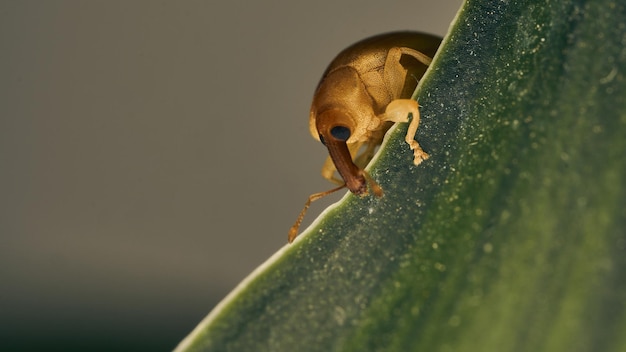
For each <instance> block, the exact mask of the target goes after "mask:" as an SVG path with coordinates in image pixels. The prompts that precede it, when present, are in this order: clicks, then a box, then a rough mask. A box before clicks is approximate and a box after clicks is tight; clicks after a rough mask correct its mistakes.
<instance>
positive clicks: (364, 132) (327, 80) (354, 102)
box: [309, 66, 379, 143]
mask: <svg viewBox="0 0 626 352" xmlns="http://www.w3.org/2000/svg"><path fill="white" fill-rule="evenodd" d="M372 103H373V102H372V99H371V97H370V95H369V94H368V92H367V90H366V88H365V86H364V84H363V82H362V81H361V78H360V77H359V74H358V73H357V71H356V70H355V69H354V68H352V67H349V66H344V67H340V68H338V69H336V70H333V71H330V72H328V73H327V74H326V76H325V77H324V78H323V79H322V81H321V82H320V84H319V86H318V87H317V91H316V92H315V96H314V97H313V104H312V106H311V115H310V119H309V128H310V130H311V134H312V135H313V137H314V138H316V139H319V134H320V132H321V131H319V130H318V127H319V126H330V125H332V123H333V121H336V122H339V120H338V119H341V124H343V125H344V126H345V127H348V128H350V130H351V135H350V139H349V140H348V143H354V142H359V141H365V140H367V139H368V136H369V134H370V133H369V129H371V126H372V125H373V124H374V125H378V123H379V122H378V119H377V117H376V114H375V113H374V110H373V109H372Z"/></svg>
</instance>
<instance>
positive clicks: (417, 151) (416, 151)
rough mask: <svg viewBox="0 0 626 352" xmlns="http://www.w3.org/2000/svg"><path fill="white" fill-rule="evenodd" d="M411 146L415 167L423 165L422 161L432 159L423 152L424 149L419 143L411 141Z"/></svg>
mask: <svg viewBox="0 0 626 352" xmlns="http://www.w3.org/2000/svg"><path fill="white" fill-rule="evenodd" d="M409 145H410V147H411V149H412V150H413V164H415V166H417V165H419V164H421V163H422V161H424V160H426V159H428V158H429V157H430V156H429V155H428V153H426V152H425V151H423V150H422V147H420V145H419V143H417V142H416V141H411V143H409Z"/></svg>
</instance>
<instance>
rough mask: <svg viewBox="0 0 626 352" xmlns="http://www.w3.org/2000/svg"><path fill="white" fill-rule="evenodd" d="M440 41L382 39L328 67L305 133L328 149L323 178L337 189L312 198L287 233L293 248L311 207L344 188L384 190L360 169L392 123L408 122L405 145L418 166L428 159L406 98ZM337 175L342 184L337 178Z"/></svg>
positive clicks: (409, 36)
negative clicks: (335, 185)
mask: <svg viewBox="0 0 626 352" xmlns="http://www.w3.org/2000/svg"><path fill="white" fill-rule="evenodd" d="M440 43H441V38H438V37H435V36H432V35H428V34H423V33H416V32H395V33H387V34H381V35H378V36H375V37H371V38H368V39H365V40H363V41H360V42H358V43H356V44H353V45H352V46H350V47H348V48H346V49H345V50H343V51H342V52H341V53H339V55H337V57H335V59H334V60H333V61H332V62H331V63H330V65H329V66H328V68H327V69H326V71H325V72H324V74H323V76H322V79H321V80H320V82H319V84H318V86H317V89H316V90H315V94H314V96H313V103H312V104H311V112H310V115H309V129H310V131H311V134H312V135H313V137H314V138H316V139H318V140H320V142H322V143H323V144H324V145H325V146H326V148H327V149H328V154H329V157H328V159H327V160H326V162H325V163H324V166H323V167H322V176H323V177H324V178H326V179H328V180H330V181H332V182H335V183H337V184H339V185H340V186H339V187H337V188H334V189H332V190H329V191H326V192H321V193H316V194H312V195H311V196H309V199H308V200H307V202H306V203H305V206H304V209H303V210H302V212H301V213H300V215H299V216H298V219H297V221H296V223H295V225H294V226H293V227H292V228H291V230H290V231H289V237H288V239H289V242H290V243H291V242H292V241H293V240H294V239H295V238H296V236H297V235H298V228H299V227H300V223H301V222H302V219H303V218H304V214H305V212H306V210H307V209H308V207H309V205H310V204H311V202H313V201H315V200H316V199H319V198H321V197H324V196H326V195H328V194H330V193H332V192H335V191H338V190H340V189H342V188H344V187H346V188H348V189H349V190H350V192H352V193H354V194H356V195H359V196H365V195H367V194H368V193H369V192H370V191H371V192H372V193H374V194H375V195H376V196H379V197H380V196H382V194H383V193H382V189H381V188H380V187H379V186H378V184H377V183H376V182H375V181H374V180H373V179H372V178H371V177H370V176H369V175H368V174H367V172H365V170H363V168H364V167H365V166H366V165H367V163H368V162H369V161H370V160H371V159H372V157H373V156H374V152H375V150H376V147H377V146H379V145H380V144H381V142H382V140H383V136H384V135H385V133H386V132H387V130H388V129H389V128H390V127H391V126H392V125H393V123H395V122H409V115H412V119H411V120H410V124H409V128H408V131H407V134H406V138H405V140H406V142H407V144H408V145H409V148H410V149H411V150H413V162H414V164H415V165H418V164H419V163H421V162H422V161H423V160H426V159H427V158H428V154H426V153H425V152H424V151H423V150H422V148H421V147H420V145H419V143H418V142H417V141H416V140H415V133H416V132H417V127H418V126H419V120H420V115H419V108H418V105H417V102H416V101H415V100H412V99H410V98H411V94H412V93H413V91H414V90H415V87H416V86H417V83H418V80H419V79H420V78H421V77H422V76H423V75H424V73H425V72H426V69H427V68H428V65H429V64H430V62H431V60H432V57H433V56H434V55H435V52H436V51H437V48H438V47H439V44H440ZM335 171H337V173H339V176H341V179H338V178H336V177H335Z"/></svg>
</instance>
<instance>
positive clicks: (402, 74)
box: [383, 47, 433, 98]
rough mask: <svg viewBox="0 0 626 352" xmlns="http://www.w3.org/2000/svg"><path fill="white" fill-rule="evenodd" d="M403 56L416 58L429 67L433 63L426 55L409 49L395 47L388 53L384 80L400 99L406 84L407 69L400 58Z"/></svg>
mask: <svg viewBox="0 0 626 352" xmlns="http://www.w3.org/2000/svg"><path fill="white" fill-rule="evenodd" d="M402 55H409V56H412V57H414V58H415V59H416V60H417V61H419V62H421V63H423V64H424V65H426V66H429V65H430V63H431V62H432V61H433V60H432V59H431V58H430V57H428V56H426V55H425V54H423V53H421V52H419V51H417V50H415V49H411V48H407V47H393V48H391V49H389V52H387V58H386V59H385V69H384V73H383V76H384V80H385V85H386V86H387V87H388V89H389V90H390V91H391V92H393V94H394V97H395V98H398V97H400V93H402V88H403V87H404V82H405V81H406V69H405V68H404V67H403V66H402V65H401V64H400V58H402Z"/></svg>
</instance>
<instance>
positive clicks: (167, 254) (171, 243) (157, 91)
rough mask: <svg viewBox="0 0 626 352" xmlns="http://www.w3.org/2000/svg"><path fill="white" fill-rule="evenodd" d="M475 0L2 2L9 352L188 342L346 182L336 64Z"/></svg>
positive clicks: (1, 265)
mask: <svg viewBox="0 0 626 352" xmlns="http://www.w3.org/2000/svg"><path fill="white" fill-rule="evenodd" d="M460 4H461V0H445V1H420V0H413V1H363V0H362V1H344V2H337V1H330V0H317V1H313V2H310V4H304V3H298V2H293V1H287V0H280V1H278V0H274V1H264V2H252V1H250V2H247V3H244V2H240V1H228V2H227V1H82V0H81V1H78V0H77V1H0V285H1V288H0V341H1V342H0V343H1V344H2V349H3V350H7V351H9V350H10V351H31V350H32V351H35V350H46V351H80V350H89V351H98V350H102V351H131V350H132V351H138V350H153V351H156V350H170V349H172V348H173V347H174V346H175V345H176V344H177V343H178V342H179V341H180V340H181V339H182V338H183V337H184V336H185V335H186V334H187V333H189V332H190V331H191V330H192V329H193V327H194V326H195V325H196V324H197V323H198V322H199V321H200V320H201V319H202V318H203V317H204V316H205V315H206V314H207V313H208V312H209V311H210V310H211V308H212V307H213V306H214V305H215V304H216V303H217V302H219V300H220V299H221V298H223V297H224V296H225V295H226V294H227V293H228V292H229V291H230V290H231V289H233V288H234V287H235V286H236V284H237V283H238V282H239V281H241V280H242V279H243V278H244V277H245V276H246V275H247V274H248V273H249V272H250V271H252V270H253V269H254V268H255V267H256V266H258V265H259V264H261V263H262V262H263V261H264V260H265V259H267V258H268V257H269V256H270V255H271V254H272V253H274V252H275V251H276V250H277V249H279V248H280V247H281V246H284V245H285V244H286V236H287V230H288V229H289V227H290V226H291V225H292V223H293V221H294V220H295V218H296V216H297V214H298V213H299V211H300V210H301V207H302V205H303V202H304V200H305V199H306V197H307V196H308V195H309V194H310V193H313V192H318V191H322V190H326V189H329V188H330V187H331V186H332V185H331V184H330V183H328V182H327V181H325V180H324V179H322V178H321V176H320V175H319V170H320V167H321V165H322V162H323V161H324V158H325V157H326V153H325V149H324V148H323V147H322V146H321V145H320V144H319V143H318V142H316V141H314V140H313V139H312V138H311V137H310V135H309V132H308V109H309V105H310V102H311V97H312V94H313V89H314V88H315V86H316V84H317V82H318V80H319V78H320V76H321V74H322V72H323V71H324V69H325V67H326V65H327V64H328V63H329V62H330V60H331V59H332V58H333V57H334V55H335V54H337V53H338V52H339V51H340V50H341V49H343V48H344V47H346V46H347V45H349V44H351V43H353V42H355V41H357V40H359V39H362V38H365V37H367V36H370V35H373V34H378V33H382V32H387V31H392V30H400V29H412V30H419V31H425V32H430V33H435V34H439V35H444V34H445V33H446V31H447V28H448V25H449V24H450V22H451V20H452V19H453V17H454V15H455V13H456V10H457V9H458V8H459V7H460ZM338 197H340V195H338V196H336V197H335V198H333V199H330V200H322V201H320V202H319V204H316V205H314V206H313V207H312V208H311V210H310V212H309V214H308V217H307V218H306V221H305V226H306V224H308V223H310V222H311V221H312V220H313V219H314V218H315V217H316V216H317V215H318V214H319V212H320V211H321V210H322V209H323V208H324V207H326V206H328V205H329V204H330V203H331V202H332V201H334V200H336V199H337V198H338Z"/></svg>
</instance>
